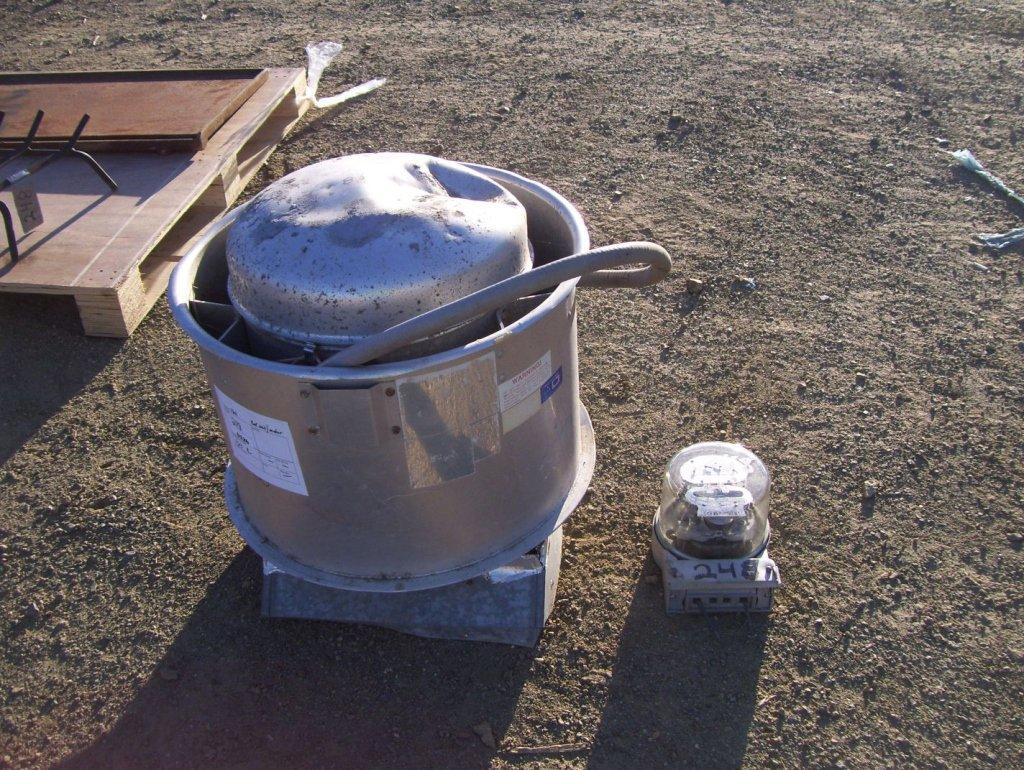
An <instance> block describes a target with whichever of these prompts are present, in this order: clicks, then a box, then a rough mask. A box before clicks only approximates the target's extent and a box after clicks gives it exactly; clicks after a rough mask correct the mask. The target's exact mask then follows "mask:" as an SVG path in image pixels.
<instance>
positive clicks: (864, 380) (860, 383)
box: [854, 372, 868, 388]
mask: <svg viewBox="0 0 1024 770" xmlns="http://www.w3.org/2000/svg"><path fill="white" fill-rule="evenodd" d="M854 381H855V382H856V383H857V387H858V388H863V387H864V386H865V385H867V384H868V376H867V374H865V373H864V372H857V373H856V374H855V375H854Z"/></svg>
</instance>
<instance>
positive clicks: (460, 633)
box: [263, 527, 562, 647]
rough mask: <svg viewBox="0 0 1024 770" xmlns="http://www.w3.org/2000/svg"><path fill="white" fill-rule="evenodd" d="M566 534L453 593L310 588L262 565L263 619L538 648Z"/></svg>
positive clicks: (452, 587)
mask: <svg viewBox="0 0 1024 770" xmlns="http://www.w3.org/2000/svg"><path fill="white" fill-rule="evenodd" d="M561 562H562V528H561V527H559V528H558V529H556V530H555V531H554V532H553V533H552V534H551V535H550V536H549V537H548V539H547V540H545V541H544V542H543V543H542V544H541V545H540V546H538V547H537V548H535V549H533V550H532V551H530V552H529V553H527V554H524V555H523V556H520V557H519V558H518V559H515V560H514V561H512V562H510V563H509V564H507V565H505V566H504V567H498V568H497V569H493V570H490V571H489V572H485V573H484V574H483V575H480V576H479V577H475V578H471V579H469V580H465V581H463V582H461V583H455V584H454V585H448V586H442V587H440V588H428V589H424V590H422V591H408V592H405V593H377V592H370V591H347V590H345V589H341V588H330V587H328V586H323V585H319V584H317V583H310V582H309V581H306V580H303V579H302V578H298V577H295V576H294V575H289V574H288V573H287V572H283V571H282V570H280V569H278V568H277V567H275V566H274V565H273V564H271V563H270V562H268V561H264V562H263V615H264V617H268V618H301V619H306V620H333V621H342V622H345V623H365V624H368V625H373V626H383V627H385V628H391V629H394V630H396V631H402V632H404V633H407V634H413V635H415V636H425V637H430V638H434V639H458V640H464V641H477V642H498V643H500V644H514V645H519V646H522V647H533V646H534V645H535V644H536V643H537V640H538V639H539V638H540V632H541V630H543V628H544V623H545V622H546V621H547V619H548V616H549V615H550V614H551V609H552V607H553V606H554V603H555V591H556V589H557V588H558V573H559V569H560V567H561Z"/></svg>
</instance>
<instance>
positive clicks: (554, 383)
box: [540, 367, 562, 404]
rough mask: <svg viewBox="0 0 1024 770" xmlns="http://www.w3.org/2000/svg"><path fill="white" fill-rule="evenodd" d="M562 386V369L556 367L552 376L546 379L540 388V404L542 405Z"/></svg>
mask: <svg viewBox="0 0 1024 770" xmlns="http://www.w3.org/2000/svg"><path fill="white" fill-rule="evenodd" d="M561 384H562V367H558V369H557V370H556V371H555V373H554V374H552V375H551V376H550V377H548V381H547V382H545V383H544V384H543V385H541V386H540V402H541V403H542V404H543V403H544V402H545V401H547V400H548V399H549V398H551V396H552V395H553V394H554V392H555V391H556V390H558V386H559V385H561Z"/></svg>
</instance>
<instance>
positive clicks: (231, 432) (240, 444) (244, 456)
mask: <svg viewBox="0 0 1024 770" xmlns="http://www.w3.org/2000/svg"><path fill="white" fill-rule="evenodd" d="M213 391H214V393H216V394H217V400H218V401H219V402H220V408H221V412H223V414H224V424H225V425H226V426H227V432H228V442H229V443H230V444H231V454H232V456H233V457H234V458H235V459H236V460H237V461H238V462H240V463H241V464H242V465H244V466H245V467H246V468H248V469H249V470H250V471H251V472H252V473H254V474H255V475H257V476H259V477H260V478H261V479H263V480H264V481H266V482H267V483H268V484H273V485H274V486H275V487H280V488H281V489H287V490H288V491H289V492H295V493H296V494H299V495H308V494H309V492H307V491H306V480H305V479H304V478H303V477H302V468H301V467H299V459H298V455H297V454H296V452H295V442H294V441H293V440H292V432H291V430H289V428H288V423H286V422H285V421H284V420H275V419H274V418H273V417H267V416H266V415H263V414H259V413H257V412H254V411H252V410H251V409H246V408H245V407H244V406H242V405H241V404H239V403H238V402H237V401H235V400H233V399H231V398H229V397H228V396H226V395H224V394H223V393H222V392H221V391H220V389H219V388H216V387H215V388H214V389H213Z"/></svg>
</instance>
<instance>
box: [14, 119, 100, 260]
mask: <svg viewBox="0 0 1024 770" xmlns="http://www.w3.org/2000/svg"><path fill="white" fill-rule="evenodd" d="M43 117H44V113H43V111H42V110H39V111H38V112H36V116H35V118H34V119H33V120H32V125H31V127H30V128H29V131H28V136H27V137H25V140H24V141H22V142H21V143H20V144H18V145H17V146H15V147H13V148H11V149H10V150H7V151H6V152H4V153H3V154H2V155H0V167H2V166H5V165H7V164H8V163H10V162H11V161H13V160H17V159H18V158H21V157H23V156H25V155H39V156H42V157H40V158H39V160H37V161H35V162H34V163H32V164H30V165H28V166H26V167H25V168H23V169H19V170H18V171H16V172H14V173H13V174H11V175H10V176H7V177H3V178H2V179H0V192H2V191H4V190H7V189H9V188H11V187H13V186H14V185H16V184H17V183H18V182H20V181H22V180H23V179H26V178H27V177H29V176H31V175H32V174H35V173H37V172H39V171H41V170H42V169H43V168H45V167H46V166H48V165H50V164H51V163H53V162H54V161H56V160H59V159H60V158H65V157H68V158H78V159H80V160H83V161H85V162H86V163H87V164H89V167H90V168H92V170H93V171H95V172H96V175H97V176H98V177H99V178H100V179H101V180H103V183H104V184H105V185H107V187H109V188H110V191H111V192H114V191H115V190H117V182H115V181H114V180H113V179H112V178H111V176H110V174H108V173H107V172H106V171H105V170H104V168H103V166H101V165H100V164H99V162H98V161H97V160H96V159H95V158H94V157H92V156H91V155H90V154H89V153H87V152H84V151H83V150H80V149H78V147H76V145H77V144H78V140H79V139H80V138H81V136H82V132H83V131H85V127H86V125H87V124H88V123H89V116H88V115H83V116H82V119H81V120H80V121H78V126H77V127H76V128H75V130H74V132H72V134H71V137H70V138H69V139H68V140H67V141H66V142H65V143H64V144H63V145H62V146H61V147H59V148H58V149H56V150H50V149H42V148H38V147H33V146H32V143H33V142H34V141H35V138H36V134H37V133H38V131H39V126H40V125H41V124H42V122H43ZM3 121H4V113H3V112H0V125H3ZM0 217H2V218H3V220H4V231H5V233H6V235H7V250H8V251H9V252H10V255H11V264H14V263H15V262H17V261H18V259H19V256H20V255H19V254H18V241H17V236H16V235H15V233H14V218H13V217H12V216H11V210H10V208H9V207H8V206H7V204H6V203H4V202H3V201H0Z"/></svg>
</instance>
